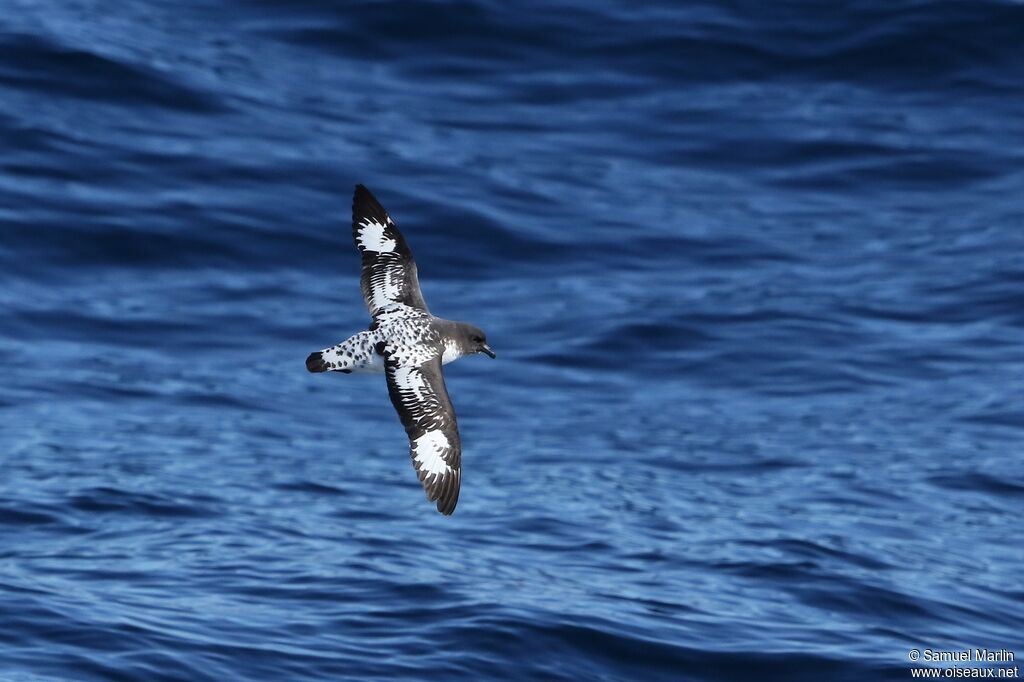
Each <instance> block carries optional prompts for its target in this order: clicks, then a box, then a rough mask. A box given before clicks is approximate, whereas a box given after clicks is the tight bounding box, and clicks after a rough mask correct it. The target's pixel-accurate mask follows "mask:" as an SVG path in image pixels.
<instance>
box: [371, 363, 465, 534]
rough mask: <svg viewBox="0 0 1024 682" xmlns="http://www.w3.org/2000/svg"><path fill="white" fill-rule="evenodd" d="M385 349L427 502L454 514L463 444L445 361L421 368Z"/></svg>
mask: <svg viewBox="0 0 1024 682" xmlns="http://www.w3.org/2000/svg"><path fill="white" fill-rule="evenodd" d="M382 345H383V344H382ZM382 351H383V352H382V354H383V355H384V370H385V373H386V374H387V378H388V394H389V395H390V396H391V402H392V404H394V406H395V410H397V411H398V417H399V418H400V419H401V420H402V426H404V427H405V432H406V433H407V434H408V435H409V454H410V455H411V456H412V463H413V466H415V467H416V474H417V475H418V476H419V478H420V483H422V484H423V489H424V490H425V491H426V492H427V499H429V500H430V501H431V502H437V511H439V512H441V513H442V514H445V515H448V514H451V513H452V512H453V511H455V505H456V504H457V503H458V501H459V484H460V482H461V481H462V442H461V441H460V439H459V427H458V424H456V422H455V410H453V409H452V403H451V400H449V399H448V390H447V389H446V388H445V385H444V375H443V374H441V357H440V356H435V357H434V358H432V359H430V360H427V361H426V362H424V363H423V364H421V365H407V366H399V364H398V363H397V362H396V361H395V360H393V359H392V357H391V355H390V353H389V352H388V349H387V347H386V346H384V348H382Z"/></svg>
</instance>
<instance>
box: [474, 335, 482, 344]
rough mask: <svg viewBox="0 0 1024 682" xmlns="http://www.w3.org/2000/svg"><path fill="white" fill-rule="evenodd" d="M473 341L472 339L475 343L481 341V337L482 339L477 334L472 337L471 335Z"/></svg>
mask: <svg viewBox="0 0 1024 682" xmlns="http://www.w3.org/2000/svg"><path fill="white" fill-rule="evenodd" d="M473 341H474V342H475V343H480V342H481V341H483V339H482V338H481V337H479V336H474V337H473Z"/></svg>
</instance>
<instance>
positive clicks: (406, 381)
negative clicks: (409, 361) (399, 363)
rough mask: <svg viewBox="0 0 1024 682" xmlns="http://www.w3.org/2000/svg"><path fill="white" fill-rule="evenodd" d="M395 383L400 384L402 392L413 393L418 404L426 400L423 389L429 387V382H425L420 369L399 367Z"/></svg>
mask: <svg viewBox="0 0 1024 682" xmlns="http://www.w3.org/2000/svg"><path fill="white" fill-rule="evenodd" d="M395 383H396V384H398V387H399V388H400V389H401V390H402V392H406V391H412V394H413V396H414V397H415V398H416V400H417V402H419V401H423V400H426V395H424V393H423V389H425V388H426V387H427V382H426V381H424V379H423V373H422V372H420V368H419V367H397V368H396V369H395ZM417 416H418V415H417Z"/></svg>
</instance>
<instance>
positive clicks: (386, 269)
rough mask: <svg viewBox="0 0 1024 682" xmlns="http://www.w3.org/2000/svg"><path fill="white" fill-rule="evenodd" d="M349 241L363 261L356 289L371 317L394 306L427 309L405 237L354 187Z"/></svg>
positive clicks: (371, 199)
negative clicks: (350, 239)
mask: <svg viewBox="0 0 1024 682" xmlns="http://www.w3.org/2000/svg"><path fill="white" fill-rule="evenodd" d="M352 237H353V238H354V239H355V242H356V248H358V249H359V252H360V253H361V254H362V257H363V272H362V276H361V277H360V281H359V286H360V288H361V289H362V291H363V298H364V299H365V300H366V307H367V308H369V310H370V315H376V313H377V311H378V310H380V309H381V308H383V307H384V306H386V305H390V304H393V303H402V304H404V305H407V306H411V307H413V308H419V309H420V310H426V309H427V304H426V302H424V300H423V294H422V293H421V292H420V282H419V278H418V277H417V275H416V261H415V260H413V257H412V252H411V251H410V250H409V245H408V244H406V242H405V237H403V236H402V233H401V232H399V231H398V227H397V226H396V225H395V223H394V221H393V220H391V216H389V215H388V213H387V211H385V210H384V207H383V206H381V205H380V202H379V201H377V199H376V197H374V196H373V194H371V193H370V190H368V189H366V188H365V187H363V186H362V185H356V191H355V194H354V195H353V197H352Z"/></svg>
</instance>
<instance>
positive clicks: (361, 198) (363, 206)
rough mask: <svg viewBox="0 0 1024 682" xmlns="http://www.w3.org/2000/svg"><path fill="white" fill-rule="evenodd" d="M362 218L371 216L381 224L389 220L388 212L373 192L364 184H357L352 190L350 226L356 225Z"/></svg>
mask: <svg viewBox="0 0 1024 682" xmlns="http://www.w3.org/2000/svg"><path fill="white" fill-rule="evenodd" d="M363 218H372V219H373V220H375V221H376V222H379V223H381V224H385V223H387V221H388V220H389V217H388V212H387V211H385V210H384V207H383V206H382V205H381V203H380V202H379V201H378V200H377V197H375V196H374V195H373V192H371V191H370V190H368V189H367V188H366V185H363V184H358V185H356V189H355V191H354V192H352V226H353V227H356V225H357V224H358V223H359V222H360V220H361V219H363Z"/></svg>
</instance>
